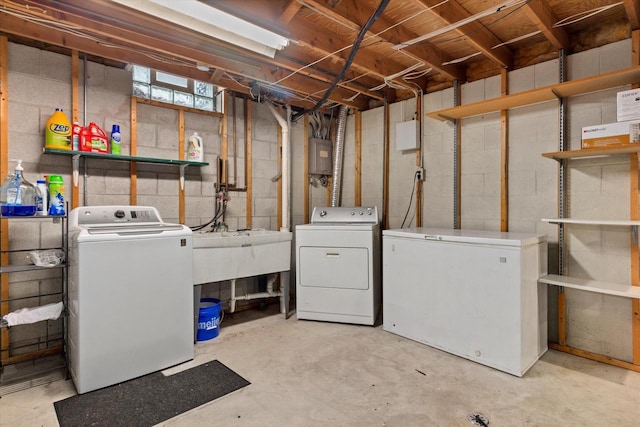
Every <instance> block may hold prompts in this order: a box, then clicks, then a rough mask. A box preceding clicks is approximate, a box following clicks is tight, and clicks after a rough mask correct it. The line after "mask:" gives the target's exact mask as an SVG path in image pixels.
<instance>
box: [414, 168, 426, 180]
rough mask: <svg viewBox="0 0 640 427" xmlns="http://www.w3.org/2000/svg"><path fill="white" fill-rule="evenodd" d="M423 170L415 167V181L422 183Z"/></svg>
mask: <svg viewBox="0 0 640 427" xmlns="http://www.w3.org/2000/svg"><path fill="white" fill-rule="evenodd" d="M424 178H425V177H424V168H423V167H422V166H416V179H417V180H418V181H424Z"/></svg>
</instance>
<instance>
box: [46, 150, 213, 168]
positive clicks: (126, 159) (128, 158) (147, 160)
mask: <svg viewBox="0 0 640 427" xmlns="http://www.w3.org/2000/svg"><path fill="white" fill-rule="evenodd" d="M44 153H45V154H60V155H64V156H79V157H87V158H91V159H104V160H119V161H123V162H138V163H155V164H159V165H177V166H208V165H209V163H207V162H192V161H189V160H175V159H158V158H153V157H138V156H124V155H119V154H102V153H91V152H87V151H74V150H58V149H54V148H44Z"/></svg>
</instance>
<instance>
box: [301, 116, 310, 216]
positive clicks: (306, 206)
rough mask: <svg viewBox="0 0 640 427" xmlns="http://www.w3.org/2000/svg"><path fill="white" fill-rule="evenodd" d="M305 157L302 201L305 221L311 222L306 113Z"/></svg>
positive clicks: (305, 122)
mask: <svg viewBox="0 0 640 427" xmlns="http://www.w3.org/2000/svg"><path fill="white" fill-rule="evenodd" d="M303 138H304V159H302V162H303V164H302V188H304V193H303V196H302V199H303V200H302V203H304V208H303V209H304V210H303V217H304V219H303V221H304V223H305V224H308V223H309V115H308V114H305V115H304V137H303Z"/></svg>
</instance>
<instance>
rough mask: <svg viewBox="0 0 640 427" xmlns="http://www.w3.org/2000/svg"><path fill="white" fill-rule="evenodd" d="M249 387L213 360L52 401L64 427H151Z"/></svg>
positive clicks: (233, 373)
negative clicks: (174, 371)
mask: <svg viewBox="0 0 640 427" xmlns="http://www.w3.org/2000/svg"><path fill="white" fill-rule="evenodd" d="M249 384H251V383H250V382H249V381H247V380H245V379H244V378H242V377H241V376H240V375H238V374H236V373H235V372H233V371H232V370H231V369H229V368H227V367H226V366H225V365H223V364H222V363H220V362H219V361H217V360H214V361H212V362H209V363H205V364H202V365H199V366H196V367H194V368H191V369H187V370H185V371H182V372H179V373H177V374H175V375H171V376H168V377H165V376H164V375H163V374H162V373H161V372H155V373H153V374H149V375H145V376H143V377H140V378H136V379H133V380H131V381H127V382H124V383H120V384H116V385H113V386H111V387H106V388H103V389H100V390H95V391H92V392H89V393H85V394H81V395H77V396H72V397H69V398H67V399H64V400H60V401H58V402H55V403H54V407H55V409H56V414H57V416H58V422H59V423H60V426H61V427H66V426H152V425H154V424H157V423H160V422H162V421H165V420H168V419H169V418H172V417H175V416H176V415H179V414H181V413H183V412H186V411H188V410H190V409H193V408H196V407H198V406H200V405H202V404H205V403H207V402H210V401H212V400H214V399H217V398H219V397H221V396H224V395H225V394H227V393H231V392H232V391H235V390H238V389H240V388H242V387H245V386H247V385H249Z"/></svg>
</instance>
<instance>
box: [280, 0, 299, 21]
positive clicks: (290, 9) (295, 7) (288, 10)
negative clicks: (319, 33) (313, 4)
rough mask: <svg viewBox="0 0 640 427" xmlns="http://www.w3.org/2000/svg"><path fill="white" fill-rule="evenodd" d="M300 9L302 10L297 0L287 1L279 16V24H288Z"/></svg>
mask: <svg viewBox="0 0 640 427" xmlns="http://www.w3.org/2000/svg"><path fill="white" fill-rule="evenodd" d="M300 9H302V4H301V3H298V1H297V0H289V4H287V5H286V6H285V8H284V10H283V11H282V14H281V15H280V22H281V23H283V24H288V23H289V22H291V20H292V19H293V17H294V16H296V13H298V11H299V10H300Z"/></svg>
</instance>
